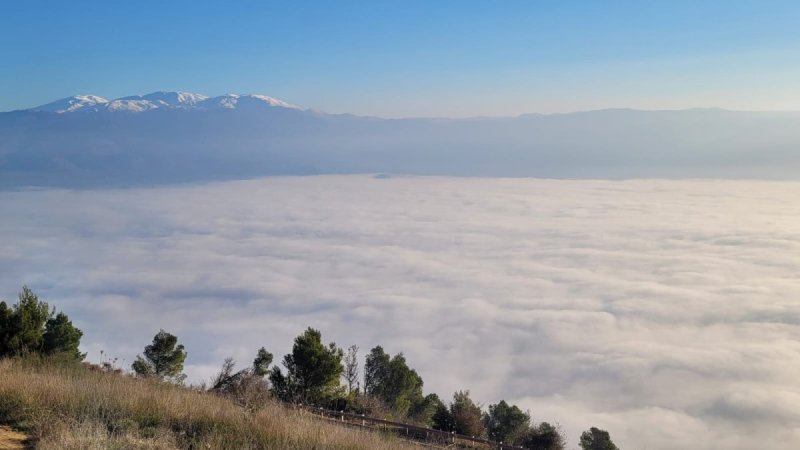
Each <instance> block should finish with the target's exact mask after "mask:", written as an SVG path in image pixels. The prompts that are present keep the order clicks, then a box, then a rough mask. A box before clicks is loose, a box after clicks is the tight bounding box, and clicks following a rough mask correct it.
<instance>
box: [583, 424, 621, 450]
mask: <svg viewBox="0 0 800 450" xmlns="http://www.w3.org/2000/svg"><path fill="white" fill-rule="evenodd" d="M580 445H581V448H582V449H583V450H619V448H618V447H617V446H616V445H614V443H613V442H611V436H610V435H609V434H608V431H606V430H601V429H599V428H595V427H592V428H589V430H588V431H584V432H583V433H582V434H581V439H580Z"/></svg>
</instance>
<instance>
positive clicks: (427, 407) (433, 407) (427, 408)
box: [408, 394, 447, 427]
mask: <svg viewBox="0 0 800 450" xmlns="http://www.w3.org/2000/svg"><path fill="white" fill-rule="evenodd" d="M440 405H441V406H442V407H444V408H445V410H447V407H446V406H445V405H444V403H443V402H442V400H440V399H439V396H438V395H436V394H428V395H426V396H425V398H423V399H422V400H421V401H418V402H416V403H414V404H413V405H412V406H411V410H410V411H409V412H408V417H409V418H410V419H411V420H412V421H414V422H415V423H418V424H420V425H422V426H425V427H434V425H435V423H436V421H435V416H436V414H437V412H438V410H439V407H440Z"/></svg>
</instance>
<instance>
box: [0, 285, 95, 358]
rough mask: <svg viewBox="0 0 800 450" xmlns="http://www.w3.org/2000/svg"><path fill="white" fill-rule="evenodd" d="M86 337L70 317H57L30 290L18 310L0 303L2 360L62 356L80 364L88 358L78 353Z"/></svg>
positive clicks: (21, 296) (25, 291)
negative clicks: (28, 355) (24, 356)
mask: <svg viewBox="0 0 800 450" xmlns="http://www.w3.org/2000/svg"><path fill="white" fill-rule="evenodd" d="M82 336H83V332H82V331H81V330H79V329H78V328H77V327H75V326H74V325H73V324H72V321H70V320H69V317H67V315H66V314H64V313H62V312H59V313H58V314H56V313H55V309H52V310H51V309H50V306H49V305H48V304H47V303H46V302H43V301H41V300H39V297H38V296H37V295H36V294H34V293H33V291H32V290H30V289H29V288H28V287H27V286H23V287H22V292H20V294H19V301H18V302H17V303H16V304H14V306H12V307H10V308H9V307H8V305H7V304H6V303H5V302H0V357H3V356H14V355H26V354H43V355H56V354H58V355H64V356H66V357H67V358H69V359H73V360H77V361H80V360H83V358H84V357H85V356H86V354H85V353H81V352H80V351H79V350H78V347H79V346H80V341H81V337H82Z"/></svg>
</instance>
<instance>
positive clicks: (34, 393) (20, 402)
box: [0, 359, 417, 450]
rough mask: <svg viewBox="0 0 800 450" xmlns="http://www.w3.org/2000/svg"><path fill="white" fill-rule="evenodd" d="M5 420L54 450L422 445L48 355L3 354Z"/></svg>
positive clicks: (0, 385) (1, 411)
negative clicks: (14, 356) (251, 406)
mask: <svg viewBox="0 0 800 450" xmlns="http://www.w3.org/2000/svg"><path fill="white" fill-rule="evenodd" d="M0 424H9V425H12V426H14V427H15V428H18V429H21V430H24V431H25V432H27V433H28V434H29V435H30V436H31V438H32V440H33V441H34V442H35V443H36V448H41V449H46V450H47V449H114V448H118V449H189V448H191V449H303V450H307V449H343V450H344V449H353V450H356V449H375V448H381V449H397V450H401V449H409V448H417V447H414V446H412V445H411V444H407V443H405V442H403V441H399V440H397V439H393V438H392V437H390V436H382V435H380V434H377V433H369V432H362V431H358V430H351V429H347V428H343V427H339V426H336V425H333V424H329V423H326V422H324V421H322V420H319V419H317V418H314V417H312V416H309V415H307V414H304V413H302V412H299V411H294V410H291V409H288V408H285V407H283V406H282V405H280V404H278V403H274V402H268V403H267V404H265V405H264V406H263V407H262V408H260V409H258V410H257V411H246V410H244V409H243V408H241V407H239V406H238V405H236V404H234V403H233V402H231V401H229V400H227V399H225V398H222V397H219V396H217V395H214V394H210V393H207V392H200V391H194V390H190V389H186V388H182V387H178V386H173V385H169V384H165V383H161V382H157V381H152V380H144V379H135V378H131V377H127V376H123V375H118V374H113V373H105V372H97V371H90V370H87V369H85V368H83V367H80V366H77V365H64V364H58V363H54V362H48V361H41V360H39V361H36V360H34V361H30V360H20V359H6V360H0Z"/></svg>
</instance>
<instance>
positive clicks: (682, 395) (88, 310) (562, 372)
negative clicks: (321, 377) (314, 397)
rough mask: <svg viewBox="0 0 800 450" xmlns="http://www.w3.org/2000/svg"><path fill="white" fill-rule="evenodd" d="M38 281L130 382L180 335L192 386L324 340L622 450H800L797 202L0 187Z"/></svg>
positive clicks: (332, 188) (684, 193)
mask: <svg viewBox="0 0 800 450" xmlns="http://www.w3.org/2000/svg"><path fill="white" fill-rule="evenodd" d="M0 210H2V220H0V298H5V299H6V300H14V298H15V297H16V293H17V292H18V291H19V289H20V287H21V286H22V284H23V283H26V284H28V285H29V286H30V287H32V288H33V289H34V290H35V291H36V292H38V293H39V294H40V295H41V296H42V297H44V298H45V299H46V300H48V301H50V302H51V303H52V304H55V305H56V306H57V307H58V308H59V309H63V310H65V311H66V312H67V313H68V314H69V315H70V317H71V318H72V319H73V320H74V321H75V322H76V324H77V325H78V326H79V327H80V328H81V329H83V331H84V332H85V337H84V340H83V348H84V350H86V351H88V352H89V358H90V359H91V360H94V361H98V360H100V359H101V353H100V352H101V350H102V351H103V356H102V358H114V357H116V358H119V360H118V364H124V365H126V366H128V365H129V364H130V362H131V361H132V359H133V358H134V357H135V355H136V354H137V353H139V352H141V350H142V348H143V347H144V345H146V344H147V343H149V341H150V340H151V339H152V336H153V334H155V332H157V331H158V330H159V329H160V328H164V329H166V330H168V331H170V332H172V333H174V334H177V335H178V336H179V338H180V340H181V341H182V342H183V343H185V344H186V347H187V349H188V352H189V357H188V360H187V367H186V371H187V373H188V374H189V376H190V379H191V380H192V381H195V382H196V381H200V380H204V379H207V378H209V377H210V376H211V375H213V373H214V372H215V371H216V370H217V368H218V367H219V365H220V363H221V362H222V361H223V359H224V358H225V357H227V356H233V357H235V358H236V359H237V360H238V361H240V362H241V363H242V364H247V363H248V362H249V361H251V360H252V358H253V356H254V354H255V352H256V350H257V349H258V348H259V347H261V346H265V347H266V348H267V349H268V350H271V351H272V352H274V353H275V354H276V361H278V360H280V358H281V356H282V355H283V354H284V353H286V352H287V351H288V350H289V349H290V347H291V341H292V338H293V337H294V336H296V335H297V334H299V333H300V332H302V331H303V329H305V328H306V327H308V326H313V327H315V328H319V329H320V330H322V332H323V337H324V338H325V340H326V341H327V340H334V341H336V343H337V344H339V345H340V346H343V347H346V346H349V345H351V344H357V345H359V346H360V347H361V349H362V354H363V353H366V351H367V350H368V349H369V348H371V347H372V346H374V345H377V344H381V345H383V346H384V348H385V349H386V350H387V351H389V352H392V353H396V352H404V353H405V355H406V356H407V359H408V361H409V363H410V365H411V366H412V367H414V368H416V369H417V370H418V371H419V373H420V374H421V375H422V377H423V379H424V380H425V389H426V391H427V392H436V393H438V394H439V395H440V396H442V397H443V398H449V397H450V396H451V395H452V392H453V391H454V390H456V389H469V390H470V391H471V392H472V395H473V397H474V398H475V399H476V400H477V401H479V402H482V403H484V404H489V403H494V402H496V401H498V400H500V399H506V400H508V401H511V402H514V403H517V404H519V405H520V406H521V407H523V408H525V409H530V411H531V413H532V416H533V417H534V419H535V420H537V421H549V422H558V423H560V424H561V426H562V427H563V429H564V431H565V432H566V433H567V437H568V439H569V442H570V447H577V437H578V435H579V434H580V432H581V431H582V430H584V429H587V428H588V427H590V426H598V427H601V428H605V429H608V430H609V431H610V432H611V435H612V438H613V439H614V440H615V442H616V443H617V444H618V445H619V446H620V447H621V448H623V449H625V450H629V449H635V450H638V449H676V448H691V449H695V450H702V449H719V448H725V449H729V450H731V449H752V448H769V449H795V448H798V446H800V383H798V373H800V183H791V182H762V181H706V180H698V181H660V180H658V181H657V180H640V181H557V180H537V179H476V178H434V177H431V178H426V177H390V178H386V177H370V176H319V177H295V178H268V179H260V180H252V181H239V182H225V183H215V184H204V185H196V186H182V187H161V188H137V189H129V190H88V191H71V190H31V191H16V192H12V191H6V192H0Z"/></svg>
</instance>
